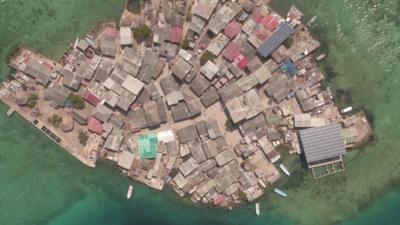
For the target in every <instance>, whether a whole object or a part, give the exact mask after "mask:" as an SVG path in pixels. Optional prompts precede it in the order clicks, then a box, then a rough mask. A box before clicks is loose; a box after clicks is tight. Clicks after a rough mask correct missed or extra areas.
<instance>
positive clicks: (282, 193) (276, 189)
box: [274, 188, 287, 197]
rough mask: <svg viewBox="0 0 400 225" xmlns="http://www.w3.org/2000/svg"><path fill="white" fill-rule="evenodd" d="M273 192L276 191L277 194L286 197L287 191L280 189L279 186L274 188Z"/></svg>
mask: <svg viewBox="0 0 400 225" xmlns="http://www.w3.org/2000/svg"><path fill="white" fill-rule="evenodd" d="M274 192H275V193H277V194H278V195H280V196H282V197H287V193H286V192H284V191H282V190H281V189H279V188H274Z"/></svg>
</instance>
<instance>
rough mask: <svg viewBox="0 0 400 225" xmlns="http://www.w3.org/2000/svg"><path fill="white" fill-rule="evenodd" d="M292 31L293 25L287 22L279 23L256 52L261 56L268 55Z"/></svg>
mask: <svg viewBox="0 0 400 225" xmlns="http://www.w3.org/2000/svg"><path fill="white" fill-rule="evenodd" d="M293 32H294V27H293V26H292V25H290V24H289V23H287V22H282V23H280V24H279V26H278V28H277V29H276V30H275V31H274V32H273V33H272V34H271V36H270V37H269V38H268V39H267V40H265V41H264V43H262V44H261V46H260V47H259V48H258V49H257V52H258V54H259V55H260V56H262V57H268V56H269V55H271V54H272V52H274V51H275V49H277V48H278V47H279V46H280V45H281V44H282V43H283V42H284V41H285V40H286V39H287V38H288V37H289V36H290V35H292V34H293Z"/></svg>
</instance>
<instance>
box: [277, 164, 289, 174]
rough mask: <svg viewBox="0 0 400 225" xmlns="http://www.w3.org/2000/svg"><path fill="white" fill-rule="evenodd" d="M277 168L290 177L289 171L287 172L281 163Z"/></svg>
mask: <svg viewBox="0 0 400 225" xmlns="http://www.w3.org/2000/svg"><path fill="white" fill-rule="evenodd" d="M279 168H281V170H282V171H283V172H284V173H285V174H286V175H288V176H290V172H289V170H288V169H287V168H286V167H285V166H284V165H283V164H282V163H281V164H280V165H279Z"/></svg>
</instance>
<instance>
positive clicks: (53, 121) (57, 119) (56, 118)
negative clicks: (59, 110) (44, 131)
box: [47, 114, 62, 127]
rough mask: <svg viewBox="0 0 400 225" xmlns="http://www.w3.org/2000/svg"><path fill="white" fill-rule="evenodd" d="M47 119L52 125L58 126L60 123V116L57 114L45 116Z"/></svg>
mask: <svg viewBox="0 0 400 225" xmlns="http://www.w3.org/2000/svg"><path fill="white" fill-rule="evenodd" d="M47 121H48V122H49V123H50V124H51V125H52V126H53V127H59V126H60V123H61V122H62V117H61V116H58V115H56V114H53V115H52V116H51V117H49V118H47Z"/></svg>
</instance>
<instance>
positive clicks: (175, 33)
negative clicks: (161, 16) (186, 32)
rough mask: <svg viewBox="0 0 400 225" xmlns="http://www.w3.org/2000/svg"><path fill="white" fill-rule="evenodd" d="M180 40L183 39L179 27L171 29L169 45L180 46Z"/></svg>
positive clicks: (181, 30)
mask: <svg viewBox="0 0 400 225" xmlns="http://www.w3.org/2000/svg"><path fill="white" fill-rule="evenodd" d="M182 38H183V29H182V28H181V27H172V28H171V36H170V37H169V41H170V42H171V43H175V44H180V43H181V42H182Z"/></svg>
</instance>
